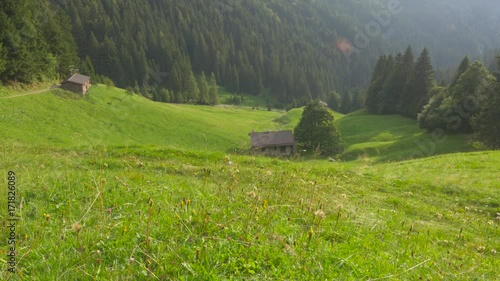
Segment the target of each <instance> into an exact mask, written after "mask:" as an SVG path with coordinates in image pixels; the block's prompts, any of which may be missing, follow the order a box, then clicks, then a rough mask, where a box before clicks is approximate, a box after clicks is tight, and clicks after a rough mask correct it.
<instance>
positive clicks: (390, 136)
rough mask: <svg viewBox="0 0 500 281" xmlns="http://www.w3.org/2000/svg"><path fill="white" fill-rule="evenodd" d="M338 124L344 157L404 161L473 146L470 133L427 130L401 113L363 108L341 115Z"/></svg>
mask: <svg viewBox="0 0 500 281" xmlns="http://www.w3.org/2000/svg"><path fill="white" fill-rule="evenodd" d="M339 127H340V130H341V132H342V136H343V142H344V146H345V151H344V154H343V158H344V159H345V160H356V159H362V160H364V161H366V160H368V161H375V162H387V161H401V160H406V159H414V158H422V157H428V156H432V155H438V154H445V153H454V152H469V151H473V150H474V148H473V147H472V145H471V144H470V140H469V137H468V136H464V135H454V136H444V135H442V134H439V132H435V133H434V134H428V133H426V131H425V130H422V129H419V128H418V127H417V126H416V122H415V120H412V119H409V118H405V117H402V116H399V115H370V114H368V113H367V112H366V111H365V110H361V111H357V112H354V113H351V114H349V115H346V116H344V117H342V118H340V119H339Z"/></svg>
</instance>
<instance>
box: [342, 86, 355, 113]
mask: <svg viewBox="0 0 500 281" xmlns="http://www.w3.org/2000/svg"><path fill="white" fill-rule="evenodd" d="M351 108H352V99H351V95H350V94H349V92H347V91H346V92H344V94H343V95H342V105H341V106H340V112H341V113H343V114H347V113H349V112H351Z"/></svg>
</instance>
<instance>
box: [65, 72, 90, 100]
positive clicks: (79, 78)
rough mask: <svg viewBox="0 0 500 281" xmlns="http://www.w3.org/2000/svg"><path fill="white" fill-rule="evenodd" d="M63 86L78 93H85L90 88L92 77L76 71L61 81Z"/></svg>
mask: <svg viewBox="0 0 500 281" xmlns="http://www.w3.org/2000/svg"><path fill="white" fill-rule="evenodd" d="M61 88H63V89H64V90H67V91H71V92H74V93H77V94H82V95H85V93H87V91H88V89H89V88H90V77H89V76H85V75H82V74H78V73H75V74H73V75H72V76H71V77H70V78H68V79H67V80H65V81H64V82H62V83H61Z"/></svg>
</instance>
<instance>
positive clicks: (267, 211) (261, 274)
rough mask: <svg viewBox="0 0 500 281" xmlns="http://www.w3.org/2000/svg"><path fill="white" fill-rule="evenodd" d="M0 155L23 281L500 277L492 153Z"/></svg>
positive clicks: (137, 150) (35, 151) (148, 150)
mask: <svg viewBox="0 0 500 281" xmlns="http://www.w3.org/2000/svg"><path fill="white" fill-rule="evenodd" d="M0 154H1V155H2V159H4V160H3V163H2V168H1V169H0V170H1V173H2V174H6V173H7V170H15V172H16V174H17V177H18V179H17V186H18V189H17V198H18V199H17V200H18V202H22V207H20V208H19V209H18V212H17V214H18V216H20V217H21V220H20V221H19V222H18V227H17V234H18V257H19V264H18V266H19V273H18V275H19V276H20V277H22V278H20V279H23V280H45V279H47V278H49V279H51V280H74V279H78V278H82V276H85V278H88V279H92V280H94V279H95V280H127V278H128V279H129V280H150V279H153V280H220V279H251V280H263V279H271V280H325V279H326V280H333V279H342V280H374V279H377V278H383V279H389V280H420V279H423V280H428V279H430V280H441V279H443V280H494V279H495V278H496V277H497V276H498V273H499V268H500V267H499V266H500V260H499V259H498V254H497V251H499V250H500V239H499V238H498V237H500V229H499V225H500V217H498V214H499V213H500V208H499V205H498V190H499V188H500V186H499V183H498V181H497V180H496V179H497V168H498V166H499V165H500V162H499V159H500V153H498V152H497V153H487V154H486V153H482V154H473V155H458V156H452V155H448V156H440V157H437V158H431V159H428V160H425V159H424V160H418V161H410V162H402V163H390V164H384V165H376V166H358V167H357V168H356V169H352V168H350V167H347V166H344V164H339V163H337V164H332V163H328V162H326V161H323V162H318V163H311V162H299V163H294V162H289V161H282V160H275V159H270V158H264V157H249V156H235V155H233V156H226V155H224V154H222V153H210V152H198V151H193V152H182V151H179V150H175V149H165V148H154V147H147V146H140V147H127V148H111V147H107V148H104V147H103V148H97V149H86V148H81V149H78V150H74V149H39V148H32V149H29V148H20V147H16V146H8V147H5V146H2V148H1V151H0ZM469 168H472V169H469ZM444 169H445V170H446V172H445V173H441V172H442V171H443V170H444ZM6 193H7V189H5V188H4V189H1V191H0V196H1V197H2V198H7V194H6ZM0 217H1V218H2V220H4V221H5V219H6V213H5V212H1V213H0ZM3 249H4V248H2V251H4V250H3ZM4 255H5V252H2V256H4ZM1 274H2V279H3V280H7V279H6V278H7V277H8V273H7V272H6V271H2V273H1Z"/></svg>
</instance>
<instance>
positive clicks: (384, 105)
mask: <svg viewBox="0 0 500 281" xmlns="http://www.w3.org/2000/svg"><path fill="white" fill-rule="evenodd" d="M497 61H498V65H499V67H500V58H497ZM498 78H499V75H498V73H492V72H490V71H489V70H488V69H487V68H486V67H485V66H484V65H483V63H482V62H480V61H477V62H474V63H472V64H471V63H470V60H469V58H468V57H467V56H466V57H465V58H463V60H462V61H461V63H460V65H459V67H458V69H457V71H456V73H455V75H454V77H453V79H452V81H451V82H450V83H449V85H447V84H446V83H445V82H444V81H443V82H441V84H440V85H438V84H437V83H436V81H435V78H434V70H433V66H432V64H431V60H430V56H429V52H428V50H427V49H424V50H423V51H422V53H421V54H420V56H419V58H418V59H417V60H416V61H414V57H413V51H412V48H411V46H409V47H408V48H407V49H406V51H405V52H404V53H398V54H397V55H396V56H392V55H383V56H380V58H379V59H378V62H377V64H376V66H375V69H374V71H373V74H372V79H371V82H370V85H369V88H368V90H367V99H366V107H367V109H368V110H369V111H370V112H371V113H373V114H402V115H405V116H408V117H410V118H414V119H415V120H417V122H418V124H419V126H420V127H421V128H423V129H427V130H428V131H431V132H435V131H440V132H442V133H447V134H457V133H460V134H474V135H475V137H476V139H477V140H479V141H481V142H482V143H483V144H485V145H486V146H488V147H491V148H500V125H499V123H498V120H500V85H499V79H498Z"/></svg>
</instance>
